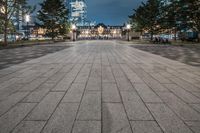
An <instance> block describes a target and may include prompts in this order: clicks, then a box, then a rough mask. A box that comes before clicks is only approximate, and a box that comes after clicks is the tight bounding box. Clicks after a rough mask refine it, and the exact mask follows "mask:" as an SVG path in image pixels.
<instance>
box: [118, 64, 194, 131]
mask: <svg viewBox="0 0 200 133" xmlns="http://www.w3.org/2000/svg"><path fill="white" fill-rule="evenodd" d="M120 67H121V66H120ZM130 68H131V67H130ZM141 69H143V68H141ZM122 70H123V69H122ZM132 70H133V69H132ZM133 71H134V70H133ZM145 73H147V72H146V71H145ZM136 74H137V73H136ZM147 74H148V73H147ZM137 75H138V74H137ZM148 75H149V74H148ZM138 76H139V75H138ZM149 76H151V75H149ZM142 80H143V79H142ZM155 80H156V79H155ZM143 81H144V80H143ZM156 81H157V80H156ZM158 82H159V81H158ZM144 83H146V82H145V81H144ZM159 83H160V82H159ZM146 85H147V86H148V87H150V86H149V85H148V84H147V83H146ZM163 87H164V86H163ZM150 88H151V89H152V87H150ZM165 88H166V87H165ZM166 89H167V90H169V89H168V88H166ZM136 91H137V90H136ZM152 91H154V90H153V89H152ZM137 93H138V92H137ZM154 93H155V94H156V95H157V93H156V92H155V91H154ZM139 96H140V95H139ZM157 96H158V97H159V98H160V99H161V100H162V98H161V97H160V96H159V95H157ZM140 98H141V96H140ZM178 98H179V97H178ZM179 99H180V98H179ZM142 101H143V99H142ZM162 101H163V100H162ZM143 102H144V101H143ZM144 103H145V102H144ZM146 104H147V103H146ZM146 104H145V106H146ZM150 104H151V103H150ZM162 104H165V106H167V107H168V108H169V109H170V110H171V111H172V112H173V113H174V114H175V115H176V116H177V117H178V118H179V119H180V120H181V121H182V122H183V123H184V124H185V125H186V126H187V127H188V128H189V129H190V130H191V131H192V132H193V130H192V129H191V127H189V126H188V125H187V123H185V121H184V120H183V119H182V118H180V117H179V116H178V115H177V113H176V112H174V110H173V109H171V107H169V106H168V105H167V104H166V102H164V101H163V103H162ZM146 107H147V106H146ZM147 109H148V110H149V108H148V107H147ZM149 112H150V113H151V115H152V117H153V118H154V120H155V121H156V123H157V124H158V125H159V123H158V122H157V120H156V119H155V117H154V116H153V114H152V112H151V111H150V110H149ZM159 127H160V128H161V126H160V125H159ZM161 130H162V131H163V129H162V128H161ZM163 132H164V131H163Z"/></svg>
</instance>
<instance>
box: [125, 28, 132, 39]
mask: <svg viewBox="0 0 200 133" xmlns="http://www.w3.org/2000/svg"><path fill="white" fill-rule="evenodd" d="M126 30H127V32H128V38H127V40H128V41H130V38H129V36H130V30H131V25H130V24H127V25H126Z"/></svg>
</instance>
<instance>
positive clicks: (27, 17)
mask: <svg viewBox="0 0 200 133" xmlns="http://www.w3.org/2000/svg"><path fill="white" fill-rule="evenodd" d="M25 21H26V39H27V40H29V33H28V32H29V29H28V23H29V22H30V15H26V16H25Z"/></svg>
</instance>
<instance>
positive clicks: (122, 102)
mask: <svg viewBox="0 0 200 133" xmlns="http://www.w3.org/2000/svg"><path fill="white" fill-rule="evenodd" d="M110 53H111V51H110ZM111 54H112V53H111ZM112 56H113V54H112ZM113 58H115V57H114V56H113ZM107 59H108V62H109V64H111V63H110V59H109V58H108V55H107ZM110 67H111V66H110ZM111 72H112V75H113V77H114V80H115V82H116V86H117V91H118V93H119V96H120V99H121V104H122V105H123V109H124V111H125V114H126V118H127V120H128V123H129V127H130V129H131V132H132V133H133V128H132V126H131V123H130V119H129V117H128V113H127V111H126V108H125V105H124V101H123V99H122V95H121V92H120V89H119V85H118V84H117V80H116V77H115V75H114V74H113V69H111Z"/></svg>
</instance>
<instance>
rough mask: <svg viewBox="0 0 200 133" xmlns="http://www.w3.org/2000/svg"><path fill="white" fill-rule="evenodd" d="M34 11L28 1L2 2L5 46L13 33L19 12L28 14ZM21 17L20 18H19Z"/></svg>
mask: <svg viewBox="0 0 200 133" xmlns="http://www.w3.org/2000/svg"><path fill="white" fill-rule="evenodd" d="M31 10H33V9H32V8H31V6H28V5H27V0H0V20H1V21H0V24H2V25H1V28H0V29H2V31H3V34H4V45H7V43H8V42H7V36H8V33H9V32H11V31H12V30H14V29H12V28H14V26H13V22H14V19H15V18H16V17H17V16H16V15H19V14H17V12H19V11H21V12H22V14H21V15H23V13H27V12H30V11H31ZM18 17H19V16H18Z"/></svg>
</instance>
